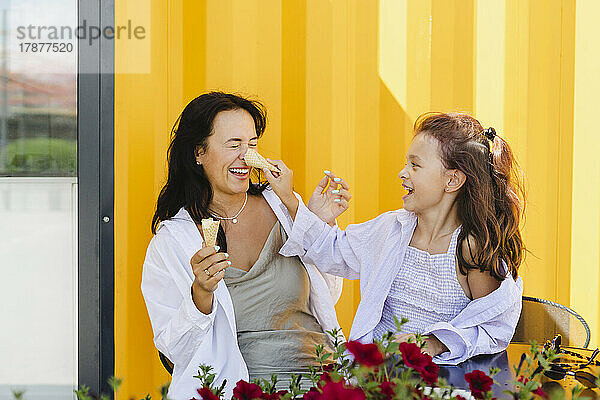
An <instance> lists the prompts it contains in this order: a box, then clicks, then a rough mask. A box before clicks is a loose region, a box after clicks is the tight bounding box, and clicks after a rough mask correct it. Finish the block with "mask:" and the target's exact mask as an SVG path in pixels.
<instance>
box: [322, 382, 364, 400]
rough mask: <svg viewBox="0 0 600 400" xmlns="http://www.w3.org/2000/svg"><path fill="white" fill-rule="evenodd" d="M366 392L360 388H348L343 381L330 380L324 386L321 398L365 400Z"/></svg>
mask: <svg viewBox="0 0 600 400" xmlns="http://www.w3.org/2000/svg"><path fill="white" fill-rule="evenodd" d="M365 399H366V396H365V393H364V392H363V391H362V389H360V388H346V387H344V384H343V383H342V382H329V383H328V384H326V385H325V386H323V394H322V395H321V397H319V400H365Z"/></svg>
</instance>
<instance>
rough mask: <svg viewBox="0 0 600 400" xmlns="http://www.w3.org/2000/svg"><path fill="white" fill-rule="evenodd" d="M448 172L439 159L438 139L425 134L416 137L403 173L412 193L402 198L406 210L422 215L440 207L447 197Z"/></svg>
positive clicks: (403, 184) (407, 188)
mask: <svg viewBox="0 0 600 400" xmlns="http://www.w3.org/2000/svg"><path fill="white" fill-rule="evenodd" d="M448 172H449V171H448V170H446V168H444V165H443V164H442V160H441V159H440V157H439V153H438V143H437V140H436V139H434V138H432V137H431V136H429V135H427V134H424V133H421V134H418V135H417V136H415V137H414V139H413V141H412V142H411V144H410V147H409V148H408V152H407V153H406V165H405V166H404V169H403V170H402V171H400V174H399V177H400V179H402V186H403V187H404V188H405V189H406V190H408V194H406V195H405V196H404V197H402V199H403V200H404V208H405V209H406V210H408V211H412V212H415V213H422V212H424V211H427V210H429V209H431V208H433V207H435V206H436V205H438V204H440V203H441V201H442V199H443V197H444V196H445V195H446V194H447V189H448V182H449V180H450V178H449V176H448Z"/></svg>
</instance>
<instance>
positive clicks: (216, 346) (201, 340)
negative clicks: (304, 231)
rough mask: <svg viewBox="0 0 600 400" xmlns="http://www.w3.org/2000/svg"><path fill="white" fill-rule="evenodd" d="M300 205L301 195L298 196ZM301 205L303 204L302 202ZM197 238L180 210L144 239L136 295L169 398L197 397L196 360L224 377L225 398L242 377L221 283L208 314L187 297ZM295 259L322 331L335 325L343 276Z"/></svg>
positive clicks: (283, 213)
mask: <svg viewBox="0 0 600 400" xmlns="http://www.w3.org/2000/svg"><path fill="white" fill-rule="evenodd" d="M263 196H264V198H265V199H266V201H267V203H268V204H269V206H270V207H271V209H272V210H273V212H274V213H275V215H276V217H277V219H278V220H279V222H280V224H281V226H282V227H283V228H284V230H285V231H286V233H287V234H288V236H289V235H290V234H291V232H292V218H291V217H290V215H289V212H288V211H287V208H286V207H285V206H284V205H283V203H282V202H281V200H280V199H279V197H277V195H276V194H275V193H274V192H273V190H272V189H271V188H270V187H268V188H267V189H265V190H264V191H263ZM296 196H297V197H298V199H299V201H300V204H302V206H304V204H303V203H302V199H301V198H300V196H298V195H297V194H296ZM304 207H305V206H304ZM202 243H203V239H202V236H201V235H200V232H199V231H198V228H197V227H196V224H195V223H194V222H193V220H192V218H191V217H190V215H189V213H188V212H187V211H186V210H185V208H181V209H180V210H179V212H178V213H177V214H176V215H175V216H174V217H173V218H171V219H169V220H166V221H162V222H161V223H160V224H159V226H158V229H157V232H156V235H154V237H153V238H152V240H151V241H150V244H149V246H148V250H147V252H146V259H145V260H144V265H143V271H142V284H141V288H142V293H143V296H144V300H145V302H146V307H147V309H148V315H149V317H150V322H151V323H152V331H153V333H154V344H155V345H156V348H157V349H158V350H159V351H160V352H162V353H163V354H164V355H165V356H167V358H169V360H171V361H172V362H173V363H174V369H173V376H172V380H171V385H170V386H169V393H168V396H169V398H171V399H174V400H180V399H182V400H188V399H190V398H192V397H196V398H198V393H197V392H196V389H198V388H199V387H200V381H199V380H198V379H196V378H194V375H197V373H198V369H199V366H200V365H201V364H205V365H210V366H212V367H213V368H214V370H213V372H214V373H215V374H216V378H215V383H216V384H219V385H220V383H221V382H222V381H223V380H224V379H227V385H226V389H225V398H230V397H231V396H232V393H233V388H234V387H235V384H236V383H237V382H238V381H239V380H240V379H245V380H247V379H248V370H247V368H246V364H245V362H244V359H243V358H242V355H241V353H240V350H239V347H238V342H237V333H236V332H237V331H236V326H235V315H234V310H233V303H232V301H231V297H230V295H229V291H228V290H227V286H226V285H225V282H223V280H221V281H220V282H219V284H218V286H217V289H216V290H215V292H214V297H213V306H212V311H211V313H210V314H208V315H207V314H204V313H202V312H200V311H199V310H198V309H197V308H196V306H195V304H194V302H193V300H192V294H191V287H192V283H193V281H194V274H193V272H192V267H191V264H190V259H191V258H192V256H193V255H194V254H195V253H196V252H197V251H198V250H199V249H200V248H202ZM300 259H301V260H302V261H303V264H304V266H305V268H306V271H307V273H308V277H309V279H310V296H309V307H310V310H311V312H312V313H313V315H314V316H315V318H316V319H317V321H318V322H319V324H320V325H321V327H322V328H323V331H327V330H332V329H334V328H338V329H340V326H339V323H338V321H337V316H336V313H335V308H334V305H335V303H336V302H337V301H338V299H339V297H340V294H341V291H342V284H343V280H342V278H340V277H335V276H332V275H329V274H327V273H323V272H320V271H319V270H318V269H317V268H315V266H314V265H311V264H309V263H306V262H304V260H303V259H302V257H300Z"/></svg>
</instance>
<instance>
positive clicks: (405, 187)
mask: <svg viewBox="0 0 600 400" xmlns="http://www.w3.org/2000/svg"><path fill="white" fill-rule="evenodd" d="M402 187H403V188H404V189H405V190H406V191H407V192H408V193H407V194H405V195H404V196H402V198H403V199H406V198H407V197H408V196H410V195H411V194H413V193H414V191H415V190H414V189H413V188H411V187H410V186H406V185H404V184H402Z"/></svg>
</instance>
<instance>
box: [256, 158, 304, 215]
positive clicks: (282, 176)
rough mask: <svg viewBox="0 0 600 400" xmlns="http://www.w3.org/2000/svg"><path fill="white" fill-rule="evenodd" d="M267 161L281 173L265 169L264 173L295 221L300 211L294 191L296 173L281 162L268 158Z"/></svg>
mask: <svg viewBox="0 0 600 400" xmlns="http://www.w3.org/2000/svg"><path fill="white" fill-rule="evenodd" d="M267 161H269V162H270V163H271V164H273V165H275V166H276V167H277V168H279V172H278V173H277V172H272V171H270V170H268V169H263V173H264V174H265V177H266V178H267V181H268V182H269V184H270V185H271V188H273V191H274V192H275V194H276V195H277V196H279V198H280V199H281V202H282V203H283V204H284V205H285V206H286V207H287V209H288V211H289V212H290V215H291V216H292V219H294V218H296V212H297V211H298V199H297V198H296V195H294V189H293V184H294V173H293V172H292V170H291V169H289V168H288V167H287V166H286V165H285V164H284V163H283V161H281V160H271V159H270V158H268V159H267Z"/></svg>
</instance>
